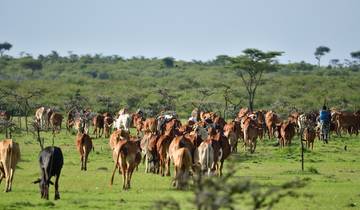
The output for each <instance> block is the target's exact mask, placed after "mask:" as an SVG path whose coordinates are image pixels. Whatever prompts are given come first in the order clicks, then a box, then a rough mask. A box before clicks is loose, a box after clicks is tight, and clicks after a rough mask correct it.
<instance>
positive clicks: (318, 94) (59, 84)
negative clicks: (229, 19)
mask: <svg viewBox="0 0 360 210" xmlns="http://www.w3.org/2000/svg"><path fill="white" fill-rule="evenodd" d="M1 54H2V56H1V57H0V79H1V83H0V94H1V95H0V96H1V99H0V109H3V110H4V109H6V110H13V112H14V113H16V114H18V115H23V114H25V113H24V111H22V110H24V108H23V109H21V107H22V106H24V105H21V104H22V103H23V102H21V103H20V102H16V101H19V100H20V99H21V97H19V96H23V97H25V98H26V96H30V95H33V94H32V93H33V92H36V94H35V95H34V97H31V98H30V99H29V100H28V102H27V103H28V105H26V106H28V108H29V109H35V108H36V107H37V106H40V105H47V106H52V107H55V108H57V109H58V110H59V111H66V110H67V109H68V108H69V107H70V106H71V103H76V100H77V97H81V98H82V101H81V103H82V104H83V106H84V107H91V108H92V109H93V111H99V112H102V111H116V110H118V109H119V108H121V107H124V106H127V107H129V108H130V109H133V110H136V109H137V108H142V109H144V110H145V111H147V112H148V114H149V115H155V114H157V113H158V112H159V111H160V110H163V109H174V110H176V111H177V112H178V113H179V114H180V116H181V117H187V116H188V115H189V113H190V112H191V110H192V109H193V108H194V107H200V108H202V109H208V110H213V111H218V112H219V113H221V114H222V115H224V114H226V116H229V117H233V115H234V113H236V112H237V111H238V109H239V108H240V107H243V106H247V105H248V104H247V94H246V90H245V86H244V84H243V82H242V81H241V79H240V77H239V73H238V72H237V71H236V70H234V69H232V68H229V58H231V57H229V56H227V55H219V56H217V57H216V58H215V59H213V60H210V61H206V62H204V61H196V60H193V61H181V60H176V59H174V58H172V57H167V58H145V57H142V56H140V57H132V58H123V57H120V56H117V55H113V56H103V55H101V54H96V55H76V54H73V53H71V52H69V55H68V56H60V55H59V54H58V53H57V52H56V51H52V52H51V53H50V54H48V55H39V56H38V57H36V58H34V57H33V56H31V55H29V54H26V53H24V54H23V55H22V56H21V57H19V58H14V57H11V56H8V55H5V54H4V51H1ZM352 58H353V59H352V60H348V61H346V62H342V63H340V62H335V61H334V62H332V63H330V64H329V65H328V66H319V65H313V64H309V63H306V62H303V61H302V62H298V63H289V64H280V63H276V64H275V65H274V68H271V69H267V70H266V71H265V74H264V76H263V77H262V79H261V84H260V85H259V87H258V89H257V92H256V97H255V101H254V108H255V109H274V110H276V111H278V112H279V113H282V114H283V115H285V114H286V113H288V112H289V111H291V110H294V109H297V110H299V111H309V110H314V109H318V108H319V107H320V106H321V105H322V104H323V103H324V100H326V102H327V103H328V105H329V106H335V107H338V108H340V109H347V110H354V109H358V104H359V102H360V98H359V97H358V93H359V91H360V83H359V82H358V81H359V79H360V72H359V71H360V65H359V64H360V62H359V60H360V59H359V58H360V53H359V55H357V54H356V53H355V54H354V56H352ZM16 95H17V97H15V96H16ZM69 104H70V105H69ZM26 110H27V109H26Z"/></svg>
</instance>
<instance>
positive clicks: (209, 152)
mask: <svg viewBox="0 0 360 210" xmlns="http://www.w3.org/2000/svg"><path fill="white" fill-rule="evenodd" d="M196 159H198V160H196ZM195 161H197V162H198V163H199V164H200V166H201V172H203V173H206V172H207V175H208V176H210V175H211V169H212V168H214V164H215V163H214V149H213V147H212V145H211V141H203V142H201V144H200V145H199V147H198V148H197V149H196V151H195Z"/></svg>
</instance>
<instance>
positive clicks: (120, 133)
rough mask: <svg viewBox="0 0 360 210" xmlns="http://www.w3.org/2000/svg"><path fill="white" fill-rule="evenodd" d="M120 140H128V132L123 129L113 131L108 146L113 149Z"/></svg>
mask: <svg viewBox="0 0 360 210" xmlns="http://www.w3.org/2000/svg"><path fill="white" fill-rule="evenodd" d="M120 140H130V133H129V132H128V131H125V130H124V129H119V130H116V131H114V132H113V133H112V134H111V136H110V139H109V146H110V148H111V150H113V149H114V148H115V146H116V144H117V143H118V142H119V141H120Z"/></svg>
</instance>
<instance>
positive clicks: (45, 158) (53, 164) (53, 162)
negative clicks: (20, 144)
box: [34, 147, 64, 200]
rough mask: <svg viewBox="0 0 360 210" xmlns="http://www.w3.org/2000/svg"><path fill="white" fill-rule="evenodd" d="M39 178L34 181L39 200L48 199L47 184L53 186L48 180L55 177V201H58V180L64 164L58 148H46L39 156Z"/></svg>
mask: <svg viewBox="0 0 360 210" xmlns="http://www.w3.org/2000/svg"><path fill="white" fill-rule="evenodd" d="M39 163H40V171H41V178H39V179H38V180H36V181H35V182H34V184H35V183H39V186H40V192H41V198H44V199H46V200H48V199H49V184H52V185H53V184H54V183H53V182H52V181H51V180H50V179H51V177H53V176H55V200H57V199H60V194H59V191H58V189H59V178H60V172H61V169H62V166H63V164H64V158H63V154H62V152H61V149H60V148H59V147H46V148H45V149H43V150H42V151H41V152H40V154H39Z"/></svg>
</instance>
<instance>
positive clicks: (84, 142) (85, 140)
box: [76, 133, 94, 171]
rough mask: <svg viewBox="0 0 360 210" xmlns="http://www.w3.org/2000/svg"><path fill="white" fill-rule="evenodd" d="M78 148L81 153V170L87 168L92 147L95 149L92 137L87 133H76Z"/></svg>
mask: <svg viewBox="0 0 360 210" xmlns="http://www.w3.org/2000/svg"><path fill="white" fill-rule="evenodd" d="M76 149H77V150H78V151H79V153H80V160H81V170H84V171H86V170H87V167H86V166H87V160H88V156H89V153H90V151H91V149H94V147H93V143H92V141H91V138H90V136H89V135H87V134H83V133H78V134H77V135H76Z"/></svg>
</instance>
